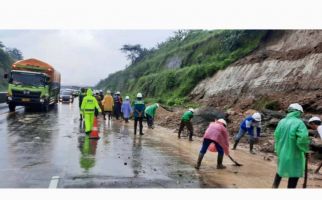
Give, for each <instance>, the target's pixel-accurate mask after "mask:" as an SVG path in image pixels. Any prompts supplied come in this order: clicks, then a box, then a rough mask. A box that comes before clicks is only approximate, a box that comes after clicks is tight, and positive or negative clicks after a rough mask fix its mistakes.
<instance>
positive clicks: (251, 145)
mask: <svg viewBox="0 0 322 200" xmlns="http://www.w3.org/2000/svg"><path fill="white" fill-rule="evenodd" d="M253 149H254V141H250V142H249V152H250V153H251V154H256V153H255V152H254V151H253Z"/></svg>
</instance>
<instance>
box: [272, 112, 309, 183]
mask: <svg viewBox="0 0 322 200" xmlns="http://www.w3.org/2000/svg"><path fill="white" fill-rule="evenodd" d="M300 116H301V112H299V111H293V112H291V113H289V114H287V116H286V117H285V118H284V119H282V120H281V121H280V122H279V123H278V125H277V128H276V130H275V132H274V138H275V152H276V154H277V157H278V160H277V173H278V175H280V176H281V177H303V174H304V167H305V153H306V152H308V150H309V136H308V130H307V128H306V126H305V124H304V122H303V121H302V120H301V119H300Z"/></svg>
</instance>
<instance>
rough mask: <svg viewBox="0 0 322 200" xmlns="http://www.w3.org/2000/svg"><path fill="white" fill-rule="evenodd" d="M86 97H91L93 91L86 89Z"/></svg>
mask: <svg viewBox="0 0 322 200" xmlns="http://www.w3.org/2000/svg"><path fill="white" fill-rule="evenodd" d="M86 95H87V96H93V90H92V89H90V88H88V89H87V93H86Z"/></svg>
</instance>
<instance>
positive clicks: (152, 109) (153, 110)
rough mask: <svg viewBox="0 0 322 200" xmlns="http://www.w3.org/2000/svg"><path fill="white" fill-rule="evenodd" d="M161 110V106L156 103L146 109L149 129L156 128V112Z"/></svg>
mask: <svg viewBox="0 0 322 200" xmlns="http://www.w3.org/2000/svg"><path fill="white" fill-rule="evenodd" d="M158 108H159V104H158V103H155V104H152V105H150V106H148V107H146V109H145V115H146V121H147V124H148V128H152V129H153V128H154V117H155V113H156V110H157V109H158Z"/></svg>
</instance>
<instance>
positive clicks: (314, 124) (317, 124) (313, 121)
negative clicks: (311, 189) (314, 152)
mask: <svg viewBox="0 0 322 200" xmlns="http://www.w3.org/2000/svg"><path fill="white" fill-rule="evenodd" d="M309 127H310V128H311V129H313V130H317V131H318V135H319V136H318V137H319V139H317V138H314V139H313V141H312V144H310V146H311V147H312V148H315V149H318V152H319V153H321V140H322V125H321V119H320V118H319V117H312V118H310V119H309ZM315 137H317V135H316V136H315ZM321 167H322V162H320V164H319V166H318V168H316V170H315V171H314V173H316V174H318V173H319V171H320V169H321Z"/></svg>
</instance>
